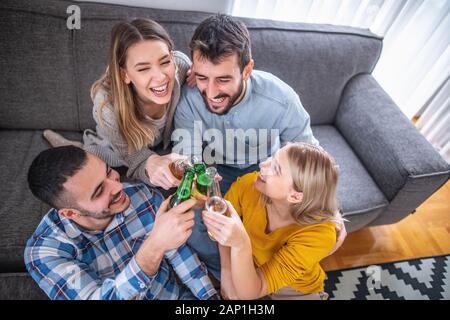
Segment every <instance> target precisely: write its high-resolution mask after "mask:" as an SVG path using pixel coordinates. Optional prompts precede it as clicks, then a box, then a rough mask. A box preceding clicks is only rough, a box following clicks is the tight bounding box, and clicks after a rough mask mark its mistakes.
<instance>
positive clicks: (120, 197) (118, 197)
mask: <svg viewBox="0 0 450 320" xmlns="http://www.w3.org/2000/svg"><path fill="white" fill-rule="evenodd" d="M124 200H125V192H123V191H120V192H119V193H118V194H117V195H115V196H114V197H113V199H112V201H111V203H110V205H114V204H117V203H121V202H123V201H124Z"/></svg>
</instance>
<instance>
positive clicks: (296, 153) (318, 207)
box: [263, 142, 343, 225]
mask: <svg viewBox="0 0 450 320" xmlns="http://www.w3.org/2000/svg"><path fill="white" fill-rule="evenodd" d="M287 156H288V161H289V169H290V172H291V176H292V181H293V188H294V190H295V191H297V192H302V193H303V199H302V201H301V202H300V203H296V204H292V205H291V206H290V213H291V216H292V218H294V220H295V221H297V223H299V224H302V225H312V224H318V223H322V222H326V221H333V222H342V221H343V219H342V216H341V214H340V212H339V208H338V202H337V197H336V189H337V182H338V172H337V168H336V167H337V166H336V165H335V163H334V161H333V159H332V157H331V156H330V155H329V154H328V153H327V152H326V151H325V150H323V149H321V148H320V147H316V146H314V145H311V144H307V143H301V142H297V143H293V144H291V145H289V148H288V151H287ZM263 201H264V202H265V203H270V199H269V198H268V197H267V196H263Z"/></svg>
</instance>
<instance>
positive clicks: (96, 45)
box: [0, 0, 382, 131]
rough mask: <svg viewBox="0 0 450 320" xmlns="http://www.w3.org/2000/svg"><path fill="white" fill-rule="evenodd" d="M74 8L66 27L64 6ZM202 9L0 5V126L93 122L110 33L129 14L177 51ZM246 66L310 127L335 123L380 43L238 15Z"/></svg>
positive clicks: (363, 34) (367, 36)
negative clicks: (285, 92) (247, 40)
mask: <svg viewBox="0 0 450 320" xmlns="http://www.w3.org/2000/svg"><path fill="white" fill-rule="evenodd" d="M71 4H75V5H77V6H79V7H80V9H81V10H80V11H81V29H79V30H76V29H75V30H69V29H68V28H67V25H66V20H67V17H68V16H69V14H68V13H67V12H66V10H67V7H68V6H69V5H71ZM209 15H210V14H208V13H200V12H185V11H172V10H160V9H149V8H136V7H126V6H120V5H110V4H98V3H85V2H72V1H56V0H41V1H33V0H21V1H13V0H3V1H2V2H0V46H1V47H0V48H1V52H0V70H2V73H3V77H0V97H2V100H1V101H0V128H14V129H45V128H52V129H63V130H75V131H78V130H84V129H86V128H93V127H94V122H93V119H92V102H91V99H90V96H89V91H90V87H91V85H92V83H93V82H94V81H95V80H96V79H98V78H99V77H100V75H101V74H102V73H103V72H104V70H105V67H106V61H107V56H108V48H109V40H110V32H111V28H112V26H113V25H114V24H115V23H117V22H118V21H122V20H131V19H133V18H137V17H144V18H151V19H154V20H156V21H158V22H160V23H161V24H162V25H163V26H164V27H165V28H166V29H167V30H168V32H169V34H170V35H171V36H172V38H173V40H174V42H175V47H176V49H177V50H181V51H183V52H185V53H186V54H188V55H189V54H190V53H189V51H188V43H189V40H190V38H191V36H192V34H193V31H194V29H195V27H196V26H197V25H198V23H200V22H201V21H202V20H203V19H205V18H206V17H208V16H209ZM242 21H244V23H245V24H246V25H247V27H248V29H249V31H250V35H251V40H252V54H253V58H254V60H255V69H260V70H264V71H268V72H271V73H273V74H275V75H276V76H278V77H279V78H281V79H282V80H284V81H285V82H286V83H288V84H289V85H291V86H292V87H293V89H294V90H295V91H296V92H297V93H298V94H299V96H300V98H301V100H302V103H303V105H304V107H305V108H306V110H307V111H308V112H309V114H310V115H311V123H312V124H329V123H332V122H333V120H334V116H335V113H336V110H337V108H338V105H339V100H340V96H341V93H342V92H343V89H344V87H345V85H346V84H347V82H348V81H349V80H350V79H351V78H352V77H354V76H355V75H357V74H361V73H370V72H372V70H373V68H374V66H375V64H376V62H377V60H378V58H379V56H380V52H381V47H382V39H381V38H380V37H378V36H376V35H374V34H372V33H371V32H369V31H367V30H362V29H355V28H350V27H339V26H331V25H317V24H301V23H288V22H276V21H270V20H257V19H245V18H242Z"/></svg>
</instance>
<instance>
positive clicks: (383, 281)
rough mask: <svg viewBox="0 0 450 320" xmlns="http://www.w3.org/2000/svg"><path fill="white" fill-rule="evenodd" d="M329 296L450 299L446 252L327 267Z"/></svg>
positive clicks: (448, 258)
mask: <svg viewBox="0 0 450 320" xmlns="http://www.w3.org/2000/svg"><path fill="white" fill-rule="evenodd" d="M325 292H327V293H328V294H329V295H330V297H329V299H331V300H388V299H389V300H450V255H445V256H438V257H431V258H423V259H414V260H406V261H400V262H393V263H384V264H379V265H372V266H367V267H358V268H352V269H347V270H339V271H329V272H327V278H326V281H325Z"/></svg>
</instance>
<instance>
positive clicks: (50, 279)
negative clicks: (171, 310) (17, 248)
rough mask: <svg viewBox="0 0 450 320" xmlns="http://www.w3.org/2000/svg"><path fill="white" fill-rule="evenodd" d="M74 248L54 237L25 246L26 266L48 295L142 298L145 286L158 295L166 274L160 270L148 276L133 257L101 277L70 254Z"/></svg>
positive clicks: (60, 297) (90, 298)
mask: <svg viewBox="0 0 450 320" xmlns="http://www.w3.org/2000/svg"><path fill="white" fill-rule="evenodd" d="M74 250H76V249H75V248H72V247H71V246H70V245H67V244H62V243H60V242H58V241H56V240H46V241H45V243H42V244H40V245H39V246H34V245H33V246H27V247H26V249H25V264H26V267H27V270H28V272H29V273H30V274H31V276H32V277H33V279H34V280H35V281H36V282H37V283H38V285H39V286H40V287H41V289H42V290H44V292H45V293H46V294H47V295H48V297H49V298H50V299H54V300H72V299H77V300H78V299H80V300H129V299H142V298H144V296H145V295H146V292H147V290H152V293H154V294H155V295H157V292H158V291H160V290H161V288H162V286H161V284H160V283H164V282H163V281H164V280H163V279H164V278H165V277H167V276H168V275H167V274H163V273H161V272H158V273H157V274H155V275H154V276H148V275H146V274H145V273H144V272H143V271H142V269H141V268H140V267H139V265H138V264H137V262H136V260H135V259H134V258H132V259H131V260H130V261H129V262H128V264H127V266H126V267H125V268H124V269H123V270H122V271H121V272H120V273H119V274H118V275H117V276H116V277H115V278H107V279H100V278H99V277H98V275H97V274H96V272H94V271H93V270H92V269H91V268H90V267H89V266H88V265H86V264H84V263H80V262H79V261H77V260H76V259H74V258H73V254H74ZM71 251H72V252H71Z"/></svg>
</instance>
